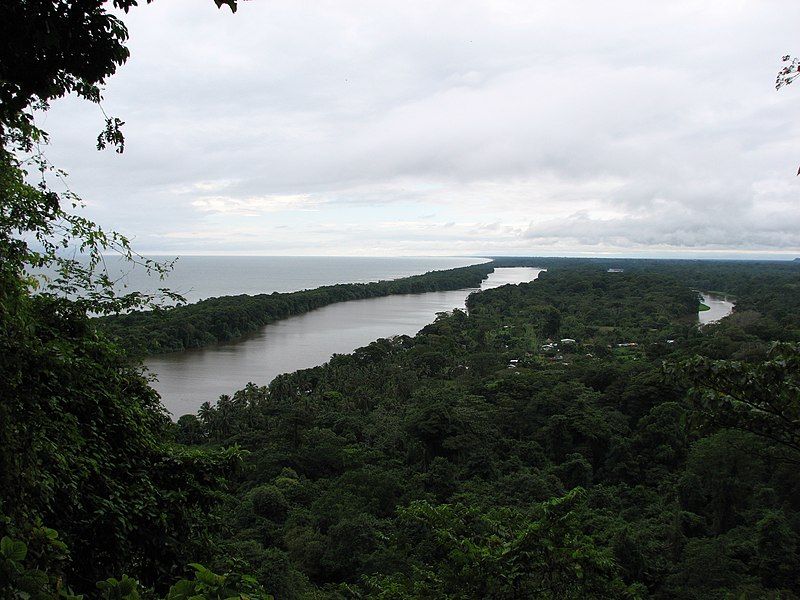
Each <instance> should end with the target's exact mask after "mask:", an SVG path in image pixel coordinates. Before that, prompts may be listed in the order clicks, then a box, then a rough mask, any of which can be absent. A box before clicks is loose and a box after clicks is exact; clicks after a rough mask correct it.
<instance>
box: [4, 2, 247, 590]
mask: <svg viewBox="0 0 800 600" xmlns="http://www.w3.org/2000/svg"><path fill="white" fill-rule="evenodd" d="M217 3H218V4H221V2H220V1H219V0H217ZM225 3H228V4H230V5H231V7H232V8H235V0H230V2H225ZM135 5H136V0H115V2H114V3H113V6H115V7H117V8H121V9H123V10H126V11H127V10H128V9H130V8H131V7H133V6H135ZM108 8H109V5H107V4H106V3H105V2H102V1H101V0H69V1H67V0H16V1H9V2H3V3H0V398H2V402H0V514H5V515H6V516H7V517H8V518H9V519H10V520H11V522H12V523H15V524H16V525H15V526H17V527H18V528H20V529H21V530H23V529H25V528H26V527H29V526H30V525H31V524H35V523H37V522H44V523H46V524H48V525H49V526H52V527H54V528H57V529H58V530H59V532H60V533H61V535H62V537H63V539H64V541H65V542H66V543H67V544H68V545H69V546H70V558H69V560H68V561H66V563H65V565H64V566H63V570H64V571H65V572H66V573H67V574H68V575H69V576H70V577H71V580H72V581H73V582H75V583H76V585H79V586H81V587H86V588H87V589H92V588H93V587H94V583H95V582H96V581H97V580H98V579H101V578H103V577H105V576H107V575H108V572H109V571H121V570H126V571H127V572H128V574H131V575H135V576H136V577H138V578H140V579H141V580H142V581H143V582H145V583H146V584H147V585H156V586H159V587H160V586H164V585H165V584H166V581H165V579H164V576H165V575H172V572H173V570H174V569H176V567H177V566H178V565H182V564H184V563H185V559H186V558H188V556H187V554H188V553H189V552H192V551H197V549H198V548H199V547H201V544H199V543H198V545H196V546H192V544H191V542H192V540H194V541H197V542H199V540H200V539H202V537H203V535H204V531H206V530H207V529H208V527H209V525H210V524H211V523H210V521H209V519H208V512H209V510H210V507H211V506H213V505H214V504H215V502H216V501H217V497H218V494H219V491H220V490H221V489H223V488H224V485H225V475H226V474H227V473H229V472H230V471H231V469H232V468H233V467H234V466H235V465H236V464H237V463H238V462H239V459H240V453H239V452H238V450H236V449H233V450H222V451H216V452H204V451H199V450H191V451H190V450H186V449H182V448H179V447H176V446H175V445H174V444H173V443H172V441H171V434H172V427H171V425H170V423H169V419H168V418H167V416H166V413H165V411H164V409H163V407H162V406H161V404H160V402H159V398H158V396H157V394H156V393H155V391H154V390H153V389H152V388H150V387H149V384H148V381H147V380H146V378H145V377H144V376H143V375H142V373H141V370H140V369H139V368H138V367H136V366H134V365H131V363H130V361H129V360H128V358H127V356H126V355H125V354H124V353H123V352H122V351H120V350H119V349H118V348H116V347H115V346H114V345H113V344H111V343H109V342H108V341H107V340H106V339H105V338H103V336H101V335H98V333H97V332H96V330H95V328H94V326H93V324H92V323H91V321H90V320H89V318H88V316H87V314H88V313H107V312H115V311H119V310H124V309H128V308H132V307H136V306H142V305H143V304H147V303H149V302H151V301H153V300H154V298H152V297H149V296H144V295H141V294H137V293H133V294H124V295H119V294H117V293H116V291H115V289H114V285H113V281H112V280H111V279H110V277H109V276H108V274H107V273H105V272H104V271H103V270H102V269H98V268H97V267H99V266H100V265H101V264H102V253H103V252H104V251H107V250H111V251H116V252H118V253H120V254H122V255H123V256H124V257H126V258H128V259H129V260H132V261H135V262H138V263H140V264H142V265H144V266H145V267H146V268H148V269H149V270H152V271H155V272H156V273H160V274H163V273H164V272H165V271H166V269H167V268H168V265H160V264H158V263H155V262H153V261H149V260H147V259H144V258H142V257H139V256H138V255H136V254H135V253H134V252H133V250H132V249H131V247H130V244H129V242H128V240H127V239H126V238H125V237H124V236H121V235H119V234H115V233H107V232H105V231H103V230H102V229H101V228H100V227H98V226H97V225H96V224H94V223H92V222H90V221H88V220H86V219H84V218H82V217H80V216H78V215H75V214H72V213H70V212H68V211H69V210H70V209H74V208H77V207H78V205H79V204H80V200H79V198H78V197H77V196H75V195H74V194H72V193H71V192H69V191H67V192H64V193H57V192H55V191H53V190H52V189H51V188H50V186H49V185H48V180H47V176H48V175H55V176H58V177H62V176H63V174H62V173H61V172H60V171H58V170H57V169H55V168H54V167H53V166H52V165H50V164H49V163H48V161H47V160H46V158H45V157H44V155H43V154H42V153H41V152H40V150H39V145H40V144H42V143H44V142H46V141H47V134H46V133H45V132H43V131H41V130H40V129H38V128H37V127H36V126H35V124H34V121H33V111H34V110H40V109H46V108H47V105H48V103H49V102H50V101H51V100H53V99H54V98H58V97H61V96H63V95H65V94H69V93H76V94H78V95H79V96H82V97H84V98H86V99H88V100H90V101H92V102H99V101H100V99H101V86H102V85H103V83H104V82H105V80H106V78H107V77H109V76H110V75H112V74H113V73H114V72H115V70H116V68H117V67H118V66H120V65H121V64H122V63H124V62H125V60H126V59H127V57H128V51H127V49H126V48H125V46H124V42H125V40H126V39H127V31H126V30H125V27H124V24H123V23H122V22H121V21H120V20H119V19H117V18H116V17H115V16H113V15H111V14H110V13H109V12H108ZM119 125H121V121H119V120H118V119H113V120H112V119H107V121H106V128H105V130H104V132H103V133H101V135H100V137H99V138H98V147H100V148H102V147H104V146H105V145H107V144H111V145H115V146H116V147H117V149H118V151H122V149H123V138H122V135H121V133H120V132H119ZM37 171H38V175H39V178H40V182H39V183H38V184H32V183H31V182H30V180H31V177H32V176H33V173H35V172H37ZM32 172H33V173H32ZM67 248H69V249H74V250H76V251H78V252H82V253H86V254H87V255H88V256H89V260H88V264H87V263H84V262H81V261H79V260H75V259H70V258H66V257H64V256H63V255H62V251H63V250H65V249H67ZM44 266H49V267H51V268H53V269H55V270H56V271H57V273H58V275H57V276H56V277H55V278H54V279H53V280H52V281H50V282H45V283H44V285H42V284H41V283H40V282H37V280H35V279H33V278H32V277H31V276H30V275H29V270H30V269H32V268H37V267H44Z"/></svg>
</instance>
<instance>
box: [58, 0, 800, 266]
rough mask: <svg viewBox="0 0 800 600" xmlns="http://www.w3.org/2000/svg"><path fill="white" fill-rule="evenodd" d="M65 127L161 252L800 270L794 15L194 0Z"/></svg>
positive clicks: (762, 8) (88, 193)
mask: <svg viewBox="0 0 800 600" xmlns="http://www.w3.org/2000/svg"><path fill="white" fill-rule="evenodd" d="M124 19H125V21H126V22H127V23H128V26H129V29H130V32H131V51H132V59H131V60H130V61H129V63H128V64H127V65H126V66H125V67H123V69H122V70H121V71H120V72H119V73H118V75H117V76H115V77H114V78H113V80H112V81H111V83H110V85H109V87H108V90H107V93H106V101H105V103H104V108H105V110H106V112H108V113H110V114H112V113H113V114H115V115H120V116H121V117H122V118H123V119H124V120H125V121H126V128H125V131H126V134H127V149H126V152H125V154H124V155H122V156H121V157H120V156H116V155H113V154H112V153H97V152H95V151H94V150H93V147H92V140H93V135H92V134H93V133H94V132H95V131H96V130H97V129H99V127H100V119H99V115H98V114H97V110H96V108H95V107H92V106H87V105H85V104H81V103H80V102H77V101H74V100H66V101H63V102H60V103H58V104H57V105H56V106H55V107H54V108H53V109H52V110H51V112H50V113H49V114H48V115H46V122H45V123H44V126H45V128H46V129H48V130H49V131H50V132H51V134H52V136H53V139H54V143H53V147H52V148H51V149H50V150H49V154H50V157H51V159H53V160H54V161H55V162H57V163H58V164H59V165H61V166H64V167H65V168H66V169H67V170H68V171H70V172H71V174H72V187H73V189H76V190H77V191H79V192H80V193H81V194H82V195H83V196H85V197H86V198H87V200H88V202H89V206H90V209H89V211H90V213H91V214H90V216H92V217H93V218H95V219H97V220H99V221H101V222H102V223H104V224H106V225H108V226H110V227H113V228H117V229H120V230H122V231H124V232H125V233H127V234H129V235H131V236H132V237H134V238H135V239H136V240H137V246H138V247H139V248H141V250H143V251H146V252H154V251H155V252H160V251H163V252H174V253H203V252H206V253H249V254H325V253H330V254H541V253H547V254H567V253H608V252H616V253H622V254H631V255H636V254H642V253H649V254H663V255H674V254H685V255H687V256H688V255H705V254H707V253H708V252H711V251H715V252H729V253H735V254H744V253H754V252H762V253H768V254H774V255H776V256H777V255H780V256H783V255H792V254H795V253H800V217H799V216H798V215H800V211H798V208H800V206H798V203H799V201H800V198H799V197H798V185H800V184H799V183H798V180H796V179H795V178H794V177H793V174H794V172H795V171H796V170H797V164H798V163H800V143H798V142H800V129H798V124H797V123H798V117H800V91H797V90H794V89H792V88H789V89H787V90H783V91H781V92H776V91H775V90H774V89H773V81H774V75H775V73H776V71H777V69H778V67H779V64H778V59H779V57H780V56H781V55H783V54H785V53H787V52H792V51H793V50H797V51H798V52H800V49H796V48H793V47H792V44H793V43H796V25H797V23H800V7H798V6H797V5H796V3H793V2H790V1H788V0H786V1H780V2H779V1H769V0H765V1H761V2H754V1H749V2H748V1H744V0H740V1H738V2H737V1H735V0H726V1H722V0H719V1H718V0H706V1H703V2H698V1H686V0H676V1H674V2H670V3H650V2H635V1H633V0H630V1H624V2H623V1H613V0H612V1H609V2H603V3H596V2H589V1H583V0H568V1H559V2H555V1H535V2H511V1H497V0H493V1H492V2H470V1H466V2H463V1H462V2H445V1H440V2H425V3H423V2H419V3H411V4H409V3H405V4H403V5H394V6H388V5H384V4H381V3H377V4H376V3H374V2H366V1H362V2H351V1H346V0H345V1H342V0H338V1H336V2H333V1H331V2H319V3H314V5H313V6H308V5H305V4H304V3H291V2H267V1H265V0H252V1H251V2H245V3H243V4H242V6H241V8H240V10H239V12H238V13H237V14H236V15H230V14H228V12H227V11H226V10H223V11H217V10H216V8H214V5H213V3H212V2H207V3H197V2H196V1H195V0H170V2H155V3H154V4H152V5H148V6H145V7H141V8H138V9H135V10H134V11H132V12H131V13H130V14H129V15H128V16H126V17H124Z"/></svg>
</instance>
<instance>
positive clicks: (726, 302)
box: [697, 292, 734, 325]
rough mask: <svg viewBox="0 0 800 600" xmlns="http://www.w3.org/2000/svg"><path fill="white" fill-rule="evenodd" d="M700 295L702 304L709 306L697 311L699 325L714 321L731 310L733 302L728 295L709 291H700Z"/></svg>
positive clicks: (725, 315)
mask: <svg viewBox="0 0 800 600" xmlns="http://www.w3.org/2000/svg"><path fill="white" fill-rule="evenodd" d="M700 295H701V296H702V297H703V304H705V305H706V306H708V307H709V308H710V310H703V311H700V312H698V313H697V318H698V320H699V321H700V325H708V324H709V323H716V322H717V321H719V320H720V319H722V318H723V317H727V316H728V315H729V314H731V313H732V312H733V305H734V302H733V301H732V300H731V299H730V297H728V296H725V295H720V294H712V293H711V292H700Z"/></svg>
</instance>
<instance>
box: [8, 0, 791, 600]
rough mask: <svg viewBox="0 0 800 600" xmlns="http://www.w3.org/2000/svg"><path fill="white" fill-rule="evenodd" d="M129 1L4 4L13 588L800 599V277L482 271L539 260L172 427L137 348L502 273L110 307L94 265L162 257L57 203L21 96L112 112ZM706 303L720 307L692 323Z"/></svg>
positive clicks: (133, 597) (764, 266) (120, 597)
mask: <svg viewBox="0 0 800 600" xmlns="http://www.w3.org/2000/svg"><path fill="white" fill-rule="evenodd" d="M215 2H216V3H217V5H218V6H219V5H221V4H227V5H229V6H230V7H231V8H234V9H235V7H236V1H235V0H215ZM136 4H137V2H135V1H134V0H114V2H113V3H111V4H106V3H104V2H100V1H95V0H90V1H85V2H84V1H81V2H68V3H64V2H60V1H56V0H37V1H36V2H14V1H12V2H2V3H0V28H2V32H3V34H4V35H0V194H2V197H1V198H0V598H3V599H15V600H16V599H21V600H39V599H42V600H53V599H56V598H61V599H72V598H76V599H77V598H81V597H83V598H105V599H109V600H111V599H113V600H139V599H140V598H145V599H155V598H168V599H170V600H201V599H208V600H212V599H213V600H222V599H229V598H240V599H253V600H260V599H264V600H267V599H269V598H278V599H284V598H286V599H291V598H300V599H357V598H358V599H360V598H380V599H423V598H425V599H428V598H445V599H448V598H449V599H462V598H463V599H466V598H470V599H471V598H493V599H517V598H519V599H523V598H547V599H579V598H580V599H582V598H680V599H687V600H701V599H703V600H704V599H707V598H712V599H720V600H722V599H737V600H738V599H742V598H746V599H747V598H754V599H755V598H769V599H776V600H777V599H792V598H798V597H800V578H799V577H798V572H800V476H799V475H798V468H799V467H800V345H798V344H799V342H800V339H799V336H800V294H798V286H799V285H800V266H798V264H797V263H766V262H765V263H745V262H706V261H653V260H630V261H620V260H616V259H615V260H611V259H601V260H587V259H547V258H535V259H533V258H512V259H497V260H496V261H495V263H494V265H500V266H513V265H526V264H528V265H532V266H538V267H546V268H547V269H548V271H547V272H546V273H544V274H543V275H541V276H540V278H539V280H537V281H536V282H533V283H530V284H522V285H518V286H504V287H501V288H498V289H495V290H489V291H484V292H479V293H476V294H474V295H473V296H471V297H470V298H469V300H468V312H464V311H458V310H456V311H454V312H453V313H452V314H443V315H441V316H440V317H438V318H437V319H436V320H435V321H434V322H433V323H431V324H430V325H428V326H426V327H425V328H424V329H423V330H422V331H420V332H419V334H417V335H416V336H414V337H409V336H399V337H394V338H391V339H382V340H376V341H375V342H373V343H371V344H370V345H368V346H366V347H364V348H360V349H358V350H356V351H355V352H353V353H352V354H349V355H337V356H335V357H334V358H332V359H331V361H330V362H329V363H327V364H325V365H320V366H318V367H316V368H313V369H307V370H303V371H298V372H296V373H291V374H287V375H282V376H280V377H278V378H276V379H275V380H274V381H272V382H271V383H270V385H269V386H268V387H255V386H252V385H250V386H246V387H245V388H244V389H242V390H240V391H238V392H236V393H235V394H234V395H233V396H230V397H228V396H223V397H221V398H220V399H219V401H218V402H216V403H215V404H214V405H211V404H206V405H204V406H203V407H202V408H201V410H200V411H199V412H198V414H197V415H184V416H182V417H181V418H180V419H179V421H178V422H177V423H172V422H171V421H170V420H169V418H168V417H167V415H166V412H165V410H164V408H163V407H162V405H161V403H160V400H159V398H158V395H157V394H156V393H155V391H154V390H153V389H152V388H151V387H150V386H149V383H148V379H147V376H146V373H144V372H143V369H142V367H141V366H140V365H139V363H138V362H137V360H136V357H135V353H136V352H141V351H147V350H150V349H152V348H153V347H156V348H158V349H159V350H168V349H175V348H180V347H187V346H192V345H198V344H203V343H207V342H208V341H211V340H212V338H213V339H225V337H224V336H229V337H235V336H238V335H242V334H244V333H246V332H247V331H249V330H252V328H254V327H257V326H259V323H262V321H263V322H268V321H269V320H270V319H275V318H280V317H282V316H285V315H288V314H296V313H297V312H302V311H303V310H309V309H310V308H312V307H314V306H321V305H323V304H325V303H328V302H333V301H338V300H342V299H346V298H348V297H368V296H370V295H382V294H384V293H405V292H411V291H424V290H427V289H452V288H458V287H470V286H475V285H477V283H478V282H479V281H480V280H481V279H482V278H483V276H484V275H485V273H486V272H487V269H491V268H493V266H494V265H488V266H481V267H473V268H468V269H465V270H459V271H453V272H445V273H439V274H428V275H425V276H421V277H420V278H411V279H410V280H405V282H401V283H392V282H383V283H380V284H370V285H367V286H332V287H331V288H327V289H324V290H322V291H313V290H312V291H308V292H298V293H296V294H289V295H280V296H265V297H259V298H257V299H253V298H249V299H248V298H232V299H226V300H217V301H216V304H215V302H213V301H209V302H208V303H203V304H198V305H195V306H193V307H184V308H180V309H173V310H171V311H164V312H147V311H148V310H151V309H152V308H153V301H154V300H155V299H153V298H149V297H145V296H142V295H141V294H136V293H133V294H125V295H121V296H120V295H118V294H117V293H116V292H115V290H114V286H113V282H112V281H111V280H110V278H109V276H108V273H106V272H105V271H104V270H103V268H102V263H103V254H104V253H106V252H114V253H117V254H121V255H122V256H124V257H125V258H127V259H128V260H130V261H132V262H134V263H137V264H140V265H142V266H144V267H145V268H147V269H148V270H150V271H152V272H153V273H154V274H155V275H163V274H164V273H165V271H166V270H167V269H166V266H165V265H160V264H158V263H154V262H152V261H149V260H147V259H145V258H143V257H141V256H138V255H137V254H136V253H135V252H134V251H133V250H132V249H131V247H130V244H129V242H128V240H127V238H125V237H124V236H122V235H119V234H115V233H110V232H105V231H103V230H102V229H101V228H99V227H98V226H97V225H95V224H94V223H92V222H90V221H88V220H86V219H84V218H82V217H80V216H78V215H77V214H76V213H75V212H72V209H74V208H77V207H78V206H79V205H80V199H79V198H78V197H77V196H75V195H74V194H73V193H72V192H71V191H69V189H68V188H67V189H66V190H64V191H54V190H53V189H52V188H51V187H50V185H49V183H48V182H49V181H51V180H53V179H54V178H55V179H59V178H60V177H62V173H61V172H60V171H59V170H58V169H57V168H56V167H55V166H54V165H52V164H50V163H49V162H48V160H47V158H46V157H45V156H44V155H43V153H42V152H41V148H42V147H43V145H44V144H45V143H46V142H47V134H46V132H44V131H42V130H41V129H40V128H39V127H37V125H36V122H37V121H36V120H35V119H34V110H39V111H43V110H46V109H47V105H48V103H49V102H50V101H52V100H54V99H57V98H60V97H62V96H65V95H69V94H77V95H79V96H81V97H83V98H85V99H87V100H89V101H91V102H95V103H99V102H100V100H101V97H102V86H103V84H104V83H105V82H106V80H107V78H108V77H110V76H111V75H113V74H114V72H115V71H116V69H117V68H118V67H119V66H121V65H122V64H123V63H124V62H125V61H126V60H127V58H128V50H127V48H126V46H125V43H126V40H127V30H126V29H125V26H124V24H123V23H122V21H121V20H120V18H119V17H118V16H116V14H112V13H111V12H110V8H111V7H112V6H113V7H116V8H117V9H121V10H122V11H128V10H130V9H132V8H134V7H135V6H136ZM103 114H104V113H103ZM104 118H105V126H104V128H103V130H102V131H101V132H100V135H99V136H98V138H97V146H98V148H103V147H106V146H109V147H113V148H116V149H117V150H118V151H122V150H123V148H124V137H123V136H122V132H121V130H120V127H121V126H122V125H123V123H122V121H121V120H120V119H118V118H114V117H107V116H106V115H105V114H104ZM70 207H71V208H70ZM65 250H66V252H65ZM77 253H84V254H85V255H88V257H89V260H88V263H87V262H83V261H78V260H76V259H75V258H74V257H75V256H76V255H77ZM71 257H72V258H71ZM37 268H49V269H54V270H56V271H57V272H58V276H57V277H56V278H55V279H54V280H53V281H51V282H49V283H48V284H47V285H44V286H42V285H41V283H40V282H37V281H35V280H34V279H32V278H31V277H30V276H29V275H28V273H30V272H31V270H32V269H37ZM609 269H614V270H615V272H609ZM620 269H621V270H622V272H617V271H619V270H620ZM370 286H371V287H370ZM437 286H438V287H437ZM696 290H719V291H724V292H727V293H730V294H733V295H734V296H735V297H736V299H737V304H736V310H735V312H734V313H733V314H732V315H731V316H729V317H727V318H725V319H724V320H722V321H721V322H719V323H717V324H713V325H709V326H704V327H702V328H700V327H698V326H697V323H696V312H697V308H698V303H699V296H698V294H697V292H696ZM358 294H362V295H360V296H359V295H358ZM132 311H133V312H132ZM136 311H139V312H136ZM141 311H144V312H141ZM293 311H294V312H293ZM120 313H121V314H124V315H125V316H122V317H117V318H115V319H113V320H111V319H109V320H108V321H102V320H98V319H93V318H90V317H89V315H96V314H103V315H115V314H120ZM217 318H218V319H220V321H221V322H220V323H219V324H215V323H213V322H212V320H213V319H217ZM168 322H169V323H171V324H170V325H169V326H167V323H168ZM112 323H113V324H112ZM125 331H127V333H124V332H125ZM109 332H112V333H111V334H109ZM125 335H129V336H130V338H129V339H130V340H131V341H130V342H126V344H127V346H128V350H126V349H125V348H124V347H122V346H120V344H119V340H120V339H123V337H124V336H125ZM151 338H153V339H152V340H151ZM151 343H153V344H157V346H153V347H151V346H149V345H148V344H151ZM243 384H244V382H243Z"/></svg>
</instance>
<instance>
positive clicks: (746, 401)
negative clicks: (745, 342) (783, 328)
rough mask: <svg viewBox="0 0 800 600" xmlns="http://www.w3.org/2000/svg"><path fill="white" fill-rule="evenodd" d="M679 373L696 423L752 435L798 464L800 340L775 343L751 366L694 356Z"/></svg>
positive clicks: (799, 440) (799, 460) (799, 434)
mask: <svg viewBox="0 0 800 600" xmlns="http://www.w3.org/2000/svg"><path fill="white" fill-rule="evenodd" d="M679 371H680V372H682V373H683V375H684V376H685V377H686V379H687V380H688V382H689V385H690V386H691V387H690V390H689V401H690V403H691V405H692V407H693V408H694V410H695V414H696V417H697V419H698V421H699V424H700V425H701V426H702V427H709V426H710V427H728V428H734V429H740V430H744V431H748V432H750V433H754V434H755V435H758V436H760V437H762V438H766V439H767V440H769V441H771V442H772V443H773V444H775V447H776V448H778V449H779V451H780V455H781V457H782V458H784V459H786V460H791V461H793V462H800V344H792V343H776V344H774V345H773V346H772V348H771V350H770V352H769V354H768V356H767V357H766V360H763V361H762V362H760V363H756V364H748V363H744V362H740V361H730V360H710V359H707V358H703V357H697V358H694V359H692V360H689V361H686V362H684V363H682V365H681V366H680V367H679Z"/></svg>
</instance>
